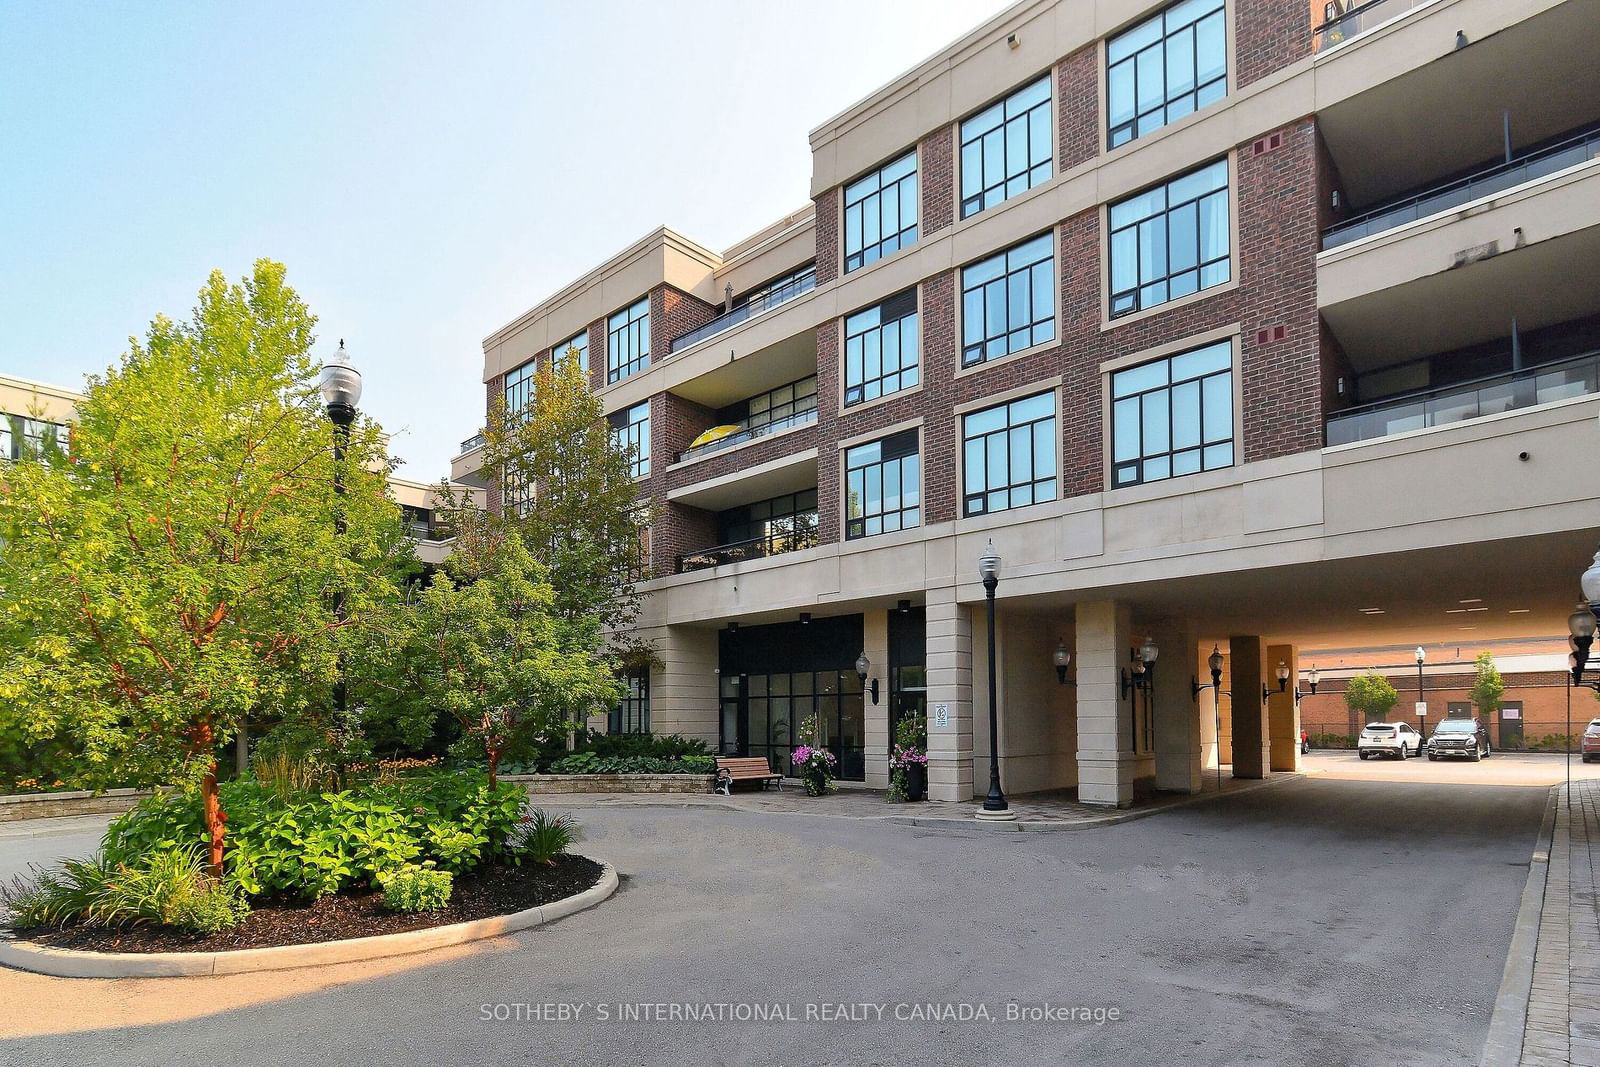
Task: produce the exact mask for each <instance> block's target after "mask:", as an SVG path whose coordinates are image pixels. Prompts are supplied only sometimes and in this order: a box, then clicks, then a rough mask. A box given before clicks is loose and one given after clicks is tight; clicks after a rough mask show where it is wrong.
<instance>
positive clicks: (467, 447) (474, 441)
mask: <svg viewBox="0 0 1600 1067" xmlns="http://www.w3.org/2000/svg"><path fill="white" fill-rule="evenodd" d="M483 446H484V436H483V434H481V433H475V434H473V435H472V436H471V437H469V438H467V439H466V440H465V441H462V442H461V451H460V452H458V453H456V454H457V455H458V456H464V455H466V454H467V453H468V452H471V451H472V450H473V449H474V448H482V447H483Z"/></svg>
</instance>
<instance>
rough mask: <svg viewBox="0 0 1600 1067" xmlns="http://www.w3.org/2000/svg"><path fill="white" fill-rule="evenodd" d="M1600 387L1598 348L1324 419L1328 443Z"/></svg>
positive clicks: (1491, 412) (1439, 423)
mask: <svg viewBox="0 0 1600 1067" xmlns="http://www.w3.org/2000/svg"><path fill="white" fill-rule="evenodd" d="M1597 392H1600V351H1595V352H1586V353H1584V354H1583V355H1580V356H1573V357H1571V358H1569V359H1564V360H1560V361H1558V362H1555V363H1546V364H1544V365H1542V366H1538V367H1528V368H1525V369H1523V370H1520V371H1512V372H1510V373H1506V374H1496V375H1492V376H1489V377H1486V378H1478V379H1475V380H1473V381H1470V382H1462V383H1460V384H1458V385H1452V386H1448V387H1446V388H1442V389H1431V390H1424V391H1418V392H1414V393H1406V394H1403V395H1401V396H1394V397H1386V398H1385V399H1383V400H1379V401H1375V402H1374V403H1371V404H1363V405H1361V406H1360V407H1356V408H1351V409H1349V410H1348V411H1342V412H1340V413H1338V414H1337V415H1334V416H1333V417H1332V418H1330V419H1329V420H1328V446H1329V447H1330V448H1331V447H1333V446H1335V445H1348V444H1354V443H1355V442H1357V441H1371V440H1375V439H1377V438H1380V437H1388V436H1390V435H1391V434H1397V433H1406V432H1408V431H1411V430H1422V429H1427V428H1428V427H1430V426H1447V425H1449V424H1451V423H1455V422H1464V421H1466V420H1468V419H1478V418H1483V417H1484V416H1485V415H1498V414H1500V413H1502V412H1507V411H1518V410H1521V409H1523V408H1531V407H1535V406H1537V405H1539V404H1549V403H1553V402H1555V401H1557V400H1566V399H1568V398H1570V397H1575V396H1585V395H1587V394H1591V393H1597Z"/></svg>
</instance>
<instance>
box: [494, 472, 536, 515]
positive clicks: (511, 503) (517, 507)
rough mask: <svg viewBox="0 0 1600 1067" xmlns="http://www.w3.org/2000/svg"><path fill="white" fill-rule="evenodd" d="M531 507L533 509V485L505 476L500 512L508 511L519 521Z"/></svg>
mask: <svg viewBox="0 0 1600 1067" xmlns="http://www.w3.org/2000/svg"><path fill="white" fill-rule="evenodd" d="M531 507H533V483H532V482H529V481H525V480H523V479H521V478H515V477H512V476H510V475H507V477H506V480H505V487H504V490H503V492H502V504H501V510H502V511H509V512H510V513H511V514H512V515H514V516H516V517H517V518H519V519H520V518H522V517H523V516H525V515H527V514H528V509H529V508H531Z"/></svg>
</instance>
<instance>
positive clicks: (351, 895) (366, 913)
mask: <svg viewBox="0 0 1600 1067" xmlns="http://www.w3.org/2000/svg"><path fill="white" fill-rule="evenodd" d="M603 870H604V868H602V867H601V865H600V864H598V863H596V862H595V861H594V860H591V859H587V858H585V857H583V856H568V855H562V856H558V857H556V860H555V862H554V863H553V864H551V865H549V866H544V865H541V864H534V863H527V864H523V865H522V866H521V867H503V866H495V867H488V868H485V869H483V870H481V871H473V872H471V873H469V874H462V875H457V876H456V880H455V887H454V891H453V892H452V893H451V894H450V904H449V905H448V906H447V907H445V908H442V909H440V910H438V911H426V912H414V913H411V914H402V913H399V912H392V911H385V910H384V907H383V894H382V893H380V892H376V891H373V890H368V889H365V888H363V889H361V890H359V891H352V892H346V893H339V894H335V895H333V896H327V897H323V898H322V899H321V900H317V901H314V902H311V903H305V902H302V901H260V902H257V903H256V905H255V907H254V910H253V911H251V912H250V914H249V915H248V916H247V917H246V918H245V920H244V921H243V922H241V923H240V924H239V925H237V926H235V927H233V928H232V929H229V930H223V931H221V932H220V933H216V934H195V933H190V932H186V931H183V930H177V929H173V928H171V927H165V926H130V927H119V928H106V927H90V926H69V927H66V928H64V929H63V928H56V927H33V928H31V929H19V930H17V931H16V935H17V937H19V938H22V939H25V940H28V941H32V942H34V943H36V944H40V945H49V946H51V947H53V948H70V949H82V950H86V951H91V952H221V951H228V950H230V949H242V948H271V947H274V946H277V945H309V944H315V943H317V942H319V941H338V940H341V939H344V938H350V937H371V936H373V935H375V934H398V933H403V932H405V931H407V930H426V929H429V928H431V927H435V926H446V925H449V924H450V923H460V922H469V921H471V920H473V919H488V918H493V917H495V916H498V915H509V914H511V913H512V912H518V911H523V910H525V909H527V908H533V907H538V906H539V905H540V904H549V903H551V902H552V901H556V900H561V899H562V898H563V897H570V896H572V895H573V894H574V893H581V892H583V891H584V890H585V889H589V888H591V887H593V886H594V885H595V884H596V883H597V882H599V881H600V874H601V872H602V871H603Z"/></svg>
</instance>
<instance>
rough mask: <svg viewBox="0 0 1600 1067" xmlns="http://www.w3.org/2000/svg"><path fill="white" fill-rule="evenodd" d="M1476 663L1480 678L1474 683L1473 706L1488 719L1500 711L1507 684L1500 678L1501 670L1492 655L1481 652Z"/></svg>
mask: <svg viewBox="0 0 1600 1067" xmlns="http://www.w3.org/2000/svg"><path fill="white" fill-rule="evenodd" d="M1476 662H1477V668H1478V677H1477V678H1476V679H1474V681H1473V683H1472V706H1473V707H1475V708H1477V709H1478V714H1479V715H1481V716H1483V717H1484V718H1485V719H1488V718H1491V717H1493V715H1494V713H1495V712H1497V711H1499V710H1500V698H1501V697H1503V696H1505V695H1506V683H1505V679H1504V678H1501V677H1500V668H1499V667H1497V666H1495V662H1494V655H1493V654H1492V653H1489V652H1479V653H1478V658H1477V661H1476Z"/></svg>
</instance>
